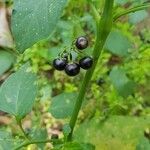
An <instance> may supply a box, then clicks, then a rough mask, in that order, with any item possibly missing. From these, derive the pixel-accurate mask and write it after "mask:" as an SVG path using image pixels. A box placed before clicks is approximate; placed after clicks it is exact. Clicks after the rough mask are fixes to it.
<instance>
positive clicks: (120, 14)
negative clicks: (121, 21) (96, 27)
mask: <svg viewBox="0 0 150 150" xmlns="http://www.w3.org/2000/svg"><path fill="white" fill-rule="evenodd" d="M148 7H150V3H145V4H142V5H139V6H136V7H133V8H130V9H128V10H125V11H123V12H120V13H118V14H116V15H114V17H113V20H114V21H116V20H117V19H118V18H120V17H122V16H124V15H127V14H129V13H134V12H136V11H140V10H143V9H146V8H148Z"/></svg>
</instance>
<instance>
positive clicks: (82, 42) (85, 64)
mask: <svg viewBox="0 0 150 150" xmlns="http://www.w3.org/2000/svg"><path fill="white" fill-rule="evenodd" d="M73 45H75V48H73V47H72V48H71V50H74V51H76V49H77V50H78V51H76V52H81V51H82V50H84V49H86V48H87V47H88V40H87V38H86V37H84V36H81V37H78V38H77V39H76V41H75V42H74V43H73ZM79 55H80V53H79ZM92 65H93V59H92V58H91V57H90V56H84V57H82V58H80V60H79V61H78V63H77V61H72V54H71V52H66V51H65V52H63V53H61V54H59V57H58V58H56V59H54V60H53V66H54V68H55V69H56V70H59V71H62V70H65V72H66V74H67V75H69V76H76V75H77V74H79V72H80V68H82V69H84V70H88V69H90V68H91V67H92Z"/></svg>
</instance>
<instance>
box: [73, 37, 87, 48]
mask: <svg viewBox="0 0 150 150" xmlns="http://www.w3.org/2000/svg"><path fill="white" fill-rule="evenodd" d="M75 44H76V47H77V48H78V49H79V50H83V49H85V48H87V47H88V40H87V38H86V37H84V36H81V37H78V38H77V40H76V43H75Z"/></svg>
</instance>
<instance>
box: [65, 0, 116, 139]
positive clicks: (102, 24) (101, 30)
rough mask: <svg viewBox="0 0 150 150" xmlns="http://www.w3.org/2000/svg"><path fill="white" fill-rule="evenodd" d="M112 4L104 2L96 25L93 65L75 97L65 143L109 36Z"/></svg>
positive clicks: (70, 137)
mask: <svg viewBox="0 0 150 150" xmlns="http://www.w3.org/2000/svg"><path fill="white" fill-rule="evenodd" d="M113 3H114V0H106V1H105V7H104V11H103V14H102V16H101V19H100V21H99V23H98V26H97V37H96V42H95V46H94V50H93V60H94V63H93V66H92V68H91V69H90V70H89V71H87V73H86V74H85V77H84V79H83V82H82V84H81V87H80V92H79V95H78V97H77V100H76V104H75V107H74V110H73V114H72V117H71V119H70V123H69V125H70V128H71V132H70V134H69V135H68V137H67V141H71V140H72V134H73V130H74V127H75V124H76V121H77V117H78V114H79V111H80V109H81V106H82V102H83V100H84V96H85V93H86V90H87V87H88V85H89V82H90V80H91V78H92V75H93V73H94V70H95V67H96V65H97V62H98V59H99V57H100V55H101V52H102V49H103V46H104V44H105V41H106V39H107V36H108V35H109V33H110V31H111V28H112V22H113V17H112V16H113V15H112V12H113Z"/></svg>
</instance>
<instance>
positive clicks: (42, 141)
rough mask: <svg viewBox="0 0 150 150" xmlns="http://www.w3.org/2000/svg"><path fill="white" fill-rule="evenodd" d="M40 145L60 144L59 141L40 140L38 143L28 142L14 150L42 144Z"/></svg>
mask: <svg viewBox="0 0 150 150" xmlns="http://www.w3.org/2000/svg"><path fill="white" fill-rule="evenodd" d="M42 143H61V141H59V140H40V141H28V142H25V143H23V144H21V145H19V146H18V147H16V148H15V149H14V150H19V149H21V148H23V147H27V146H28V145H32V144H42Z"/></svg>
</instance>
